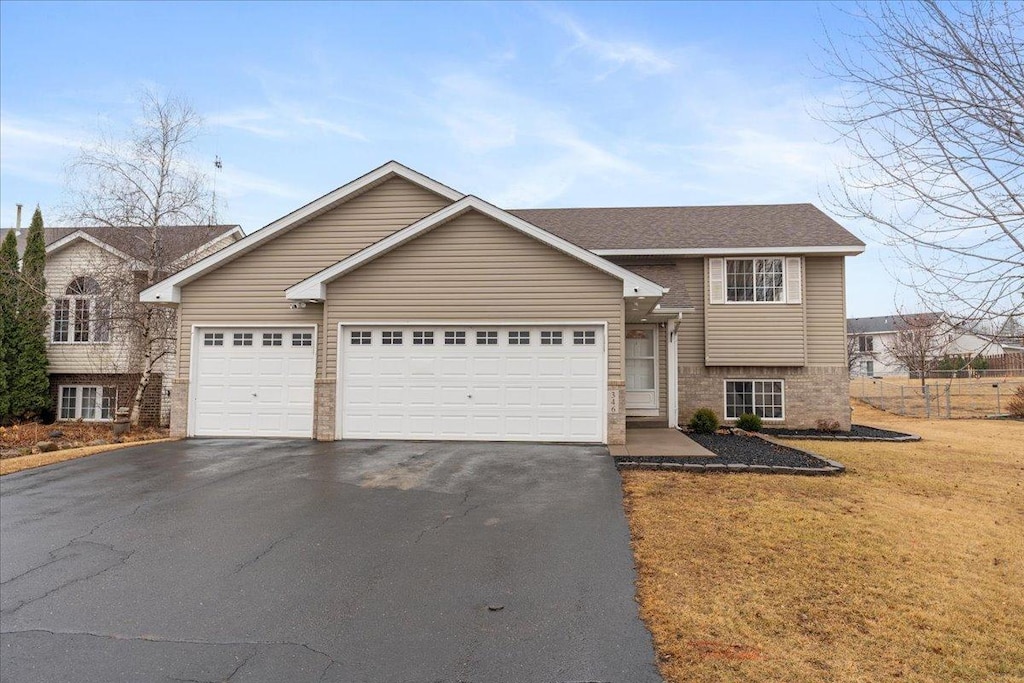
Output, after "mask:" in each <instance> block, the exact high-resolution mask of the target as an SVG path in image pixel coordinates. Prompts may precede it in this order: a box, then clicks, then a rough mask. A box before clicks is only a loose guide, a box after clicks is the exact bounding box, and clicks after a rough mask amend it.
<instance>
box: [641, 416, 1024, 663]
mask: <svg viewBox="0 0 1024 683" xmlns="http://www.w3.org/2000/svg"><path fill="white" fill-rule="evenodd" d="M854 421H855V422H857V423H861V424H870V425H876V426H879V427H888V428H892V429H901V430H903V431H910V432H913V433H916V434H920V435H921V436H922V437H924V440H923V441H921V442H919V443H909V444H885V443H838V442H837V443H829V442H801V443H802V444H805V445H807V444H812V443H813V445H811V450H814V451H816V452H819V453H821V454H822V455H825V456H827V457H829V458H834V459H837V460H840V461H841V462H843V463H844V464H846V465H847V467H848V468H849V469H848V472H847V473H846V474H845V475H843V476H840V477H789V476H777V475H754V474H748V475H733V474H730V475H689V474H678V473H669V472H649V471H629V472H623V481H624V487H625V492H626V508H627V513H628V516H629V521H630V526H631V528H632V532H633V546H634V553H635V556H636V562H637V568H638V572H639V581H638V596H639V601H640V604H641V612H642V615H643V617H644V619H645V620H646V622H647V624H648V626H649V627H650V629H651V631H652V633H653V634H654V639H655V644H656V647H657V650H658V656H659V664H660V666H661V671H662V674H663V675H664V677H665V678H666V680H668V681H673V682H683V681H686V682H687V683H690V682H701V681H792V682H802V681H806V682H811V681H813V682H815V683H817V682H819V681H865V682H866V681H888V680H900V681H935V682H947V681H972V682H973V681H1024V423H1021V422H997V421H983V420H954V421H940V420H931V421H925V420H915V419H908V418H898V417H894V416H891V415H888V414H886V413H883V412H881V411H878V410H875V409H873V408H870V407H868V406H865V405H863V404H859V403H858V404H856V407H855V411H854Z"/></svg>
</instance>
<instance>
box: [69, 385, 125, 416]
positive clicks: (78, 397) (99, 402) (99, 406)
mask: <svg viewBox="0 0 1024 683" xmlns="http://www.w3.org/2000/svg"><path fill="white" fill-rule="evenodd" d="M65 389H74V390H75V415H74V417H61V415H62V414H63V412H64V411H63V408H64V406H63V402H64V390H65ZM82 389H95V390H96V414H97V415H98V416H100V417H82ZM103 389H104V387H103V385H101V384H60V385H58V386H57V421H58V422H74V421H76V420H81V421H82V422H112V421H113V419H114V418H115V417H116V416H117V389H114V409H113V411H112V414H111V416H110V417H102V415H103Z"/></svg>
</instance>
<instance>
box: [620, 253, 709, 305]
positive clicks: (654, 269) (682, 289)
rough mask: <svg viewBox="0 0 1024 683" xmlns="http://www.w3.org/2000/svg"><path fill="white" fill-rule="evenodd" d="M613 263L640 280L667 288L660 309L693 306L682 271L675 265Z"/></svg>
mask: <svg viewBox="0 0 1024 683" xmlns="http://www.w3.org/2000/svg"><path fill="white" fill-rule="evenodd" d="M615 262H616V263H618V264H619V265H620V266H622V267H623V268H626V269H627V270H631V271H632V272H634V273H636V274H637V275H639V276H640V277H642V278H646V279H648V280H650V281H651V282H657V283H658V284H659V285H661V286H662V287H668V288H669V291H668V294H666V295H665V296H663V297H662V298H661V301H660V302H659V303H660V304H661V307H662V308H691V307H692V306H693V302H692V301H691V300H690V293H689V292H688V291H687V290H686V282H685V280H684V279H683V271H682V269H681V268H679V266H678V265H677V264H675V263H630V262H629V261H620V260H616V261H615ZM698 286H699V283H698Z"/></svg>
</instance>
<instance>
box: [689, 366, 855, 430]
mask: <svg viewBox="0 0 1024 683" xmlns="http://www.w3.org/2000/svg"><path fill="white" fill-rule="evenodd" d="M727 379H781V380H785V388H784V392H785V396H784V414H785V420H784V421H781V422H775V421H772V422H770V423H769V424H771V425H785V426H786V427H791V428H794V429H812V428H814V427H816V426H817V423H818V420H829V421H831V420H835V421H837V422H839V427H840V429H843V430H849V429H850V421H851V411H850V373H849V370H848V369H847V368H846V366H806V367H798V368H793V367H706V366H704V365H693V364H682V363H680V364H679V420H680V424H686V423H687V422H688V421H689V420H690V416H691V415H693V412H694V411H695V410H697V409H698V408H711V409H712V410H714V411H715V413H717V414H718V415H719V416H720V417H721V418H722V419H723V421H725V420H724V412H725V380H727Z"/></svg>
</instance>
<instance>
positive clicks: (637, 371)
mask: <svg viewBox="0 0 1024 683" xmlns="http://www.w3.org/2000/svg"><path fill="white" fill-rule="evenodd" d="M657 329H658V328H657V327H656V326H654V325H628V326H627V327H626V411H627V412H631V413H633V414H635V415H639V414H645V413H650V412H652V411H653V412H654V414H657V411H658V335H657Z"/></svg>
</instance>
